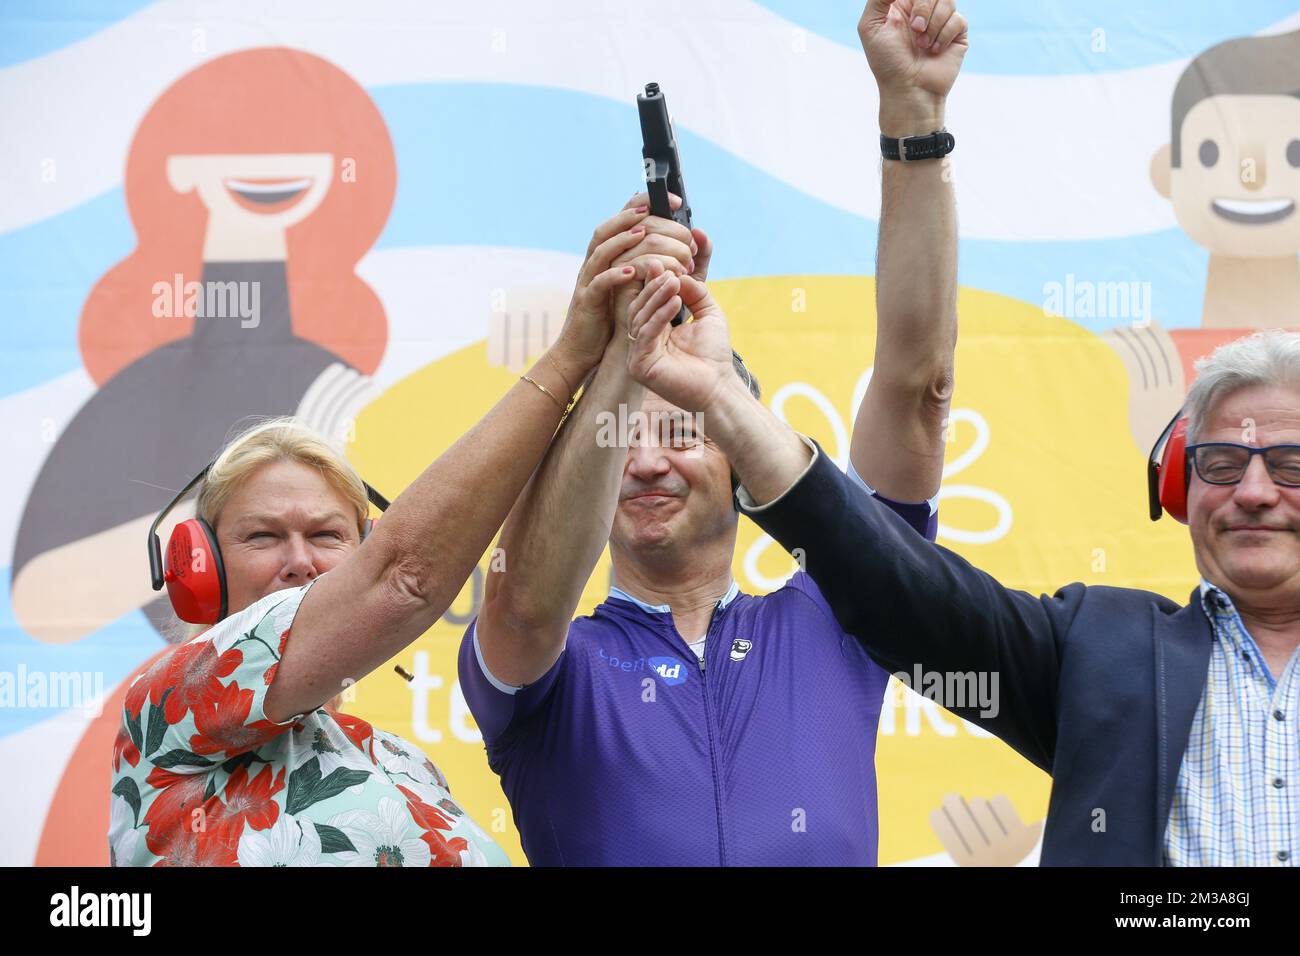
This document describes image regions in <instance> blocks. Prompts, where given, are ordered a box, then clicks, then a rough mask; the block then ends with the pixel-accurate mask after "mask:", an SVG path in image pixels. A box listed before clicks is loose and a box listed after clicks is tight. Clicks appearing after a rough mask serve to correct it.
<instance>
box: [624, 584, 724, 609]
mask: <svg viewBox="0 0 1300 956" xmlns="http://www.w3.org/2000/svg"><path fill="white" fill-rule="evenodd" d="M739 594H740V585H739V584H737V583H736V582H735V581H734V580H733V581H732V582H731V587H729V588H727V593H726V594H724V595H722V600H720V601H719V602H718V607H719V609H721V608H724V607H726V606H727V605H728V604H730V603H731V602H732V601H734V600H735V599H736V598H737V596H739ZM609 596H610V597H611V598H615V599H617V600H619V601H627V602H628V603H629V604H635V605H636V606H637V607H639V608H640V609H641V610H643V611H645V612H646V613H648V614H671V613H672V610H673V609H672V607H670V606H669V605H667V604H646V603H645V601H638V600H637V599H636V598H634V597H633V596H632V595H630V594H628V593H627V592H626V591H624V590H623V589H622V588H616V587H611V588H610V589H609Z"/></svg>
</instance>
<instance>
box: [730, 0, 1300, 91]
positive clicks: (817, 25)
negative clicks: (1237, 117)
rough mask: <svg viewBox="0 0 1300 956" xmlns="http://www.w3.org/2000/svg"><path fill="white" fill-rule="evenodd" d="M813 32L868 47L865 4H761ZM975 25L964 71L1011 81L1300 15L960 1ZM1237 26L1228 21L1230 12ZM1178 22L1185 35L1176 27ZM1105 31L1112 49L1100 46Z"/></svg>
mask: <svg viewBox="0 0 1300 956" xmlns="http://www.w3.org/2000/svg"><path fill="white" fill-rule="evenodd" d="M754 2H755V3H757V4H758V5H759V6H762V7H766V8H767V9H768V10H771V11H772V12H773V13H775V14H777V15H778V16H781V17H784V18H785V19H787V20H789V21H790V22H791V23H793V24H795V25H796V26H799V27H802V28H803V29H805V30H807V31H808V32H809V33H815V34H817V35H818V36H821V37H824V38H826V39H827V40H831V41H833V42H835V43H839V44H841V45H843V46H847V47H850V48H852V49H854V50H859V49H861V47H860V45H859V43H858V33H857V28H858V19H859V18H860V17H861V16H862V8H863V6H864V3H863V2H862V0H754ZM957 9H959V10H960V11H961V12H962V15H963V16H965V17H966V20H967V22H968V23H969V24H970V31H971V36H972V37H978V38H979V42H978V43H976V44H974V45H973V46H972V47H971V51H970V53H969V54H968V55H967V57H966V60H965V62H964V64H963V65H962V70H963V72H965V73H989V74H1001V75H1004V76H1058V75H1060V74H1063V73H1098V72H1103V71H1107V70H1126V69H1130V68H1132V67H1139V66H1150V65H1152V64H1154V63H1167V62H1169V61H1170V60H1179V59H1184V58H1187V57H1192V56H1195V55H1196V54H1198V53H1200V52H1201V51H1202V50H1204V49H1206V48H1207V47H1211V46H1213V45H1214V44H1216V43H1218V42H1220V41H1222V40H1226V39H1228V38H1229V37H1235V36H1245V35H1246V34H1248V33H1258V32H1260V31H1261V30H1265V29H1267V28H1268V27H1270V26H1272V25H1273V24H1275V23H1277V22H1278V21H1279V20H1282V19H1284V18H1285V17H1289V16H1292V15H1293V14H1295V12H1296V3H1295V0H1251V2H1250V3H1248V4H1234V5H1232V6H1231V7H1226V6H1224V5H1223V4H1221V3H1212V2H1210V0H1148V2H1143V3H1132V2H1130V0H1088V2H1087V3H1078V2H1075V3H1068V2H1066V3H1052V2H1032V0H967V2H965V3H963V2H961V0H958V3H957ZM1229 13H1230V17H1231V23H1228V22H1226V19H1227V18H1226V17H1225V14H1229ZM1171 25H1176V27H1177V31H1176V32H1174V31H1172V30H1171V29H1170V27H1171ZM1098 30H1101V31H1102V34H1101V36H1102V38H1104V48H1103V49H1101V50H1098V49H1097V46H1098V44H1097V40H1098V35H1097V34H1096V31H1098Z"/></svg>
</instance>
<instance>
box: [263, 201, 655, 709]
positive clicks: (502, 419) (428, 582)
mask: <svg viewBox="0 0 1300 956" xmlns="http://www.w3.org/2000/svg"><path fill="white" fill-rule="evenodd" d="M636 218H643V216H642V214H638V213H633V212H628V213H626V214H625V215H624V219H626V220H627V221H626V223H625V224H624V225H623V226H622V229H623V230H626V229H627V228H629V227H630V226H632V225H633V220H634V219H636ZM633 278H634V274H633V273H631V272H625V271H624V270H623V268H622V267H616V266H610V267H608V268H602V269H600V270H597V271H595V272H593V273H592V274H590V275H588V276H587V277H586V280H585V282H584V285H583V289H582V292H583V296H584V298H583V300H582V301H583V303H585V302H587V301H589V300H590V301H600V302H602V303H603V302H604V301H605V300H606V299H607V298H608V297H609V296H610V294H611V293H612V291H613V290H614V289H615V288H616V287H618V286H620V285H623V284H626V283H629V282H631V281H632V279H633ZM607 312H608V310H607V309H605V308H604V307H601V308H599V309H590V308H584V307H582V305H581V304H579V305H578V306H576V307H574V308H571V309H570V312H569V315H568V317H567V319H566V320H565V324H564V329H563V330H562V331H561V333H560V338H559V340H558V341H557V342H556V344H555V345H554V346H553V347H552V348H550V349H549V350H548V351H547V352H546V353H545V354H544V355H543V356H542V358H541V359H539V360H538V362H537V363H536V364H535V365H534V366H533V367H532V368H531V369H529V371H528V376H529V377H530V378H531V379H533V381H534V382H536V383H537V384H536V385H534V384H532V383H530V382H527V381H524V380H523V379H521V380H520V381H518V382H516V383H515V384H514V385H513V386H512V387H511V388H510V391H509V392H507V393H506V395H505V396H504V397H503V398H502V399H501V400H500V401H499V402H497V404H496V405H495V406H493V408H492V409H491V411H489V412H488V413H487V415H485V416H484V417H483V419H482V420H481V421H479V422H478V424H476V425H475V426H474V427H473V428H472V429H470V430H469V431H468V432H467V433H466V434H465V435H463V436H462V437H461V438H460V439H458V440H457V441H456V443H455V444H453V445H452V446H451V447H450V448H449V449H447V451H446V452H444V453H443V454H442V455H441V456H440V457H439V458H438V459H437V460H436V461H434V462H433V463H432V464H431V465H429V466H428V467H427V468H426V469H425V470H424V471H423V472H422V473H421V474H420V475H419V477H417V478H416V479H415V481H413V482H412V483H411V484H410V485H409V486H408V487H407V489H406V490H405V491H403V492H402V494H401V495H400V496H399V497H398V498H397V500H395V501H394V502H393V504H392V507H391V508H389V509H388V511H387V512H386V513H385V514H384V520H383V521H380V522H379V523H378V524H377V525H376V526H375V530H374V532H373V533H371V534H370V535H369V536H368V537H367V538H366V540H365V541H364V542H363V543H362V544H361V545H360V547H359V548H358V549H357V550H356V552H354V553H353V554H351V555H349V557H348V558H347V560H345V561H343V562H342V563H341V564H339V566H338V567H336V568H334V569H333V570H332V571H330V572H329V573H328V574H325V575H322V576H321V577H320V579H319V580H317V581H316V582H315V583H314V584H313V585H312V587H311V590H310V591H308V592H307V595H306V596H305V597H304V599H303V602H302V606H301V607H300V608H299V610H298V613H297V616H296V617H295V618H294V622H293V628H292V638H291V639H290V640H289V641H288V643H287V644H286V646H285V651H284V656H283V658H282V659H281V661H280V666H279V669H278V671H277V673H276V676H275V680H274V683H273V684H272V686H271V688H270V690H269V691H268V692H267V695H266V704H265V710H266V714H267V716H268V718H270V719H272V720H276V721H280V720H284V719H287V718H288V717H290V716H292V715H294V714H299V713H303V712H305V711H308V710H310V709H312V708H315V707H317V706H319V705H320V704H321V703H323V702H324V701H326V700H328V699H330V698H331V697H332V696H333V695H335V694H337V693H338V692H339V690H340V689H341V688H342V687H343V686H346V684H345V682H348V681H357V680H360V679H361V678H362V677H364V676H365V675H366V674H368V673H370V671H372V670H374V669H375V668H376V667H378V666H380V665H381V664H383V663H384V662H385V661H386V660H388V659H389V658H390V657H392V656H393V655H394V654H396V653H397V652H399V651H400V650H401V649H402V648H404V647H406V646H407V645H408V644H410V643H411V642H412V641H414V640H415V639H416V638H418V637H419V636H420V635H421V634H423V633H424V632H425V631H426V630H427V629H428V628H429V627H430V626H431V625H433V624H434V623H435V622H436V621H437V620H438V618H439V617H441V616H442V614H443V612H445V611H446V610H447V607H448V606H449V605H450V604H451V602H452V601H453V600H454V599H455V597H456V594H457V593H458V592H459V591H460V589H461V587H462V586H463V585H464V583H465V580H466V578H468V577H469V574H470V572H471V570H473V567H474V565H475V564H476V563H477V562H478V560H479V558H480V557H481V556H482V555H483V552H484V551H485V550H486V549H487V547H488V545H489V544H490V543H491V541H492V537H493V535H495V534H496V532H497V529H498V528H500V526H501V522H502V520H503V519H504V518H505V516H506V514H507V512H508V511H509V510H510V507H511V506H512V505H513V504H514V503H515V500H516V499H517V498H518V497H519V493H520V491H521V490H522V489H523V487H524V483H525V482H527V480H528V477H529V476H530V475H531V474H532V473H533V470H534V469H535V468H536V467H537V463H538V462H539V461H540V460H541V457H542V455H543V453H545V451H546V449H547V447H548V445H549V444H550V442H551V437H552V435H553V434H554V433H555V429H556V426H557V425H558V424H559V422H560V416H561V415H562V414H563V412H564V408H565V406H566V405H567V404H568V402H569V400H570V397H571V396H572V395H573V393H574V391H575V390H576V389H577V387H578V385H579V384H580V383H581V382H582V381H583V379H585V378H586V376H587V375H588V374H589V372H590V371H591V369H592V368H594V367H595V365H596V364H597V362H599V360H600V357H601V355H603V354H604V349H605V345H606V344H607V343H608V341H609V334H610V328H611V323H610V320H609V316H608V314H607ZM539 386H540V387H539ZM543 388H544V389H545V391H543ZM430 414H434V415H436V414H440V412H439V410H438V409H431V410H430ZM413 424H415V423H413ZM417 427H418V424H417Z"/></svg>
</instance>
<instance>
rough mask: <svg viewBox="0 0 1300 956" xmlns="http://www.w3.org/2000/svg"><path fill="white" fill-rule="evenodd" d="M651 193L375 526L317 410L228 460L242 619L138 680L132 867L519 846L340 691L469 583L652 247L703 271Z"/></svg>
mask: <svg viewBox="0 0 1300 956" xmlns="http://www.w3.org/2000/svg"><path fill="white" fill-rule="evenodd" d="M638 198H639V199H640V203H638V202H637V201H636V200H637V199H638ZM644 203H645V197H644V194H643V195H642V196H640V197H634V201H633V202H632V203H629V204H628V207H626V208H625V209H624V210H623V211H622V212H621V213H619V214H618V215H616V216H614V217H613V218H611V219H610V220H608V221H607V222H605V223H604V224H603V225H602V226H601V227H600V228H598V229H597V231H596V235H595V236H594V237H593V240H592V244H591V246H590V247H589V248H588V251H587V256H588V258H587V261H586V263H585V264H584V266H583V268H582V271H581V272H580V273H579V276H578V283H577V288H576V290H575V292H574V297H573V300H572V303H571V305H570V308H569V314H568V316H567V318H566V319H565V323H564V327H563V329H562V330H561V332H560V336H559V339H558V341H557V342H556V343H555V345H553V346H552V347H551V348H550V349H548V350H547V351H546V352H545V353H544V354H543V356H542V358H541V359H540V360H538V361H537V363H536V364H534V365H533V366H532V368H531V369H530V370H529V372H528V374H527V375H524V376H521V377H520V381H518V382H516V383H515V385H514V386H513V387H512V388H511V389H510V391H509V392H507V393H506V395H505V396H504V397H503V398H502V399H501V400H500V401H499V402H498V403H497V404H496V405H495V406H494V407H493V408H492V409H491V410H490V411H489V412H488V413H487V415H486V416H485V417H484V418H483V419H482V420H481V421H479V422H478V424H476V425H475V426H474V427H473V428H472V429H471V430H470V431H469V432H467V433H466V434H465V435H464V436H462V437H461V438H460V439H459V440H458V441H457V442H456V443H455V444H454V445H452V446H451V448H449V449H448V450H447V451H446V452H445V453H443V455H442V456H440V457H439V458H438V459H437V460H436V461H434V462H433V463H432V464H430V465H429V466H428V467H427V468H426V469H425V470H424V471H423V472H422V473H421V474H420V475H419V476H418V477H417V478H416V479H415V480H414V481H413V482H412V483H411V484H410V485H409V486H408V487H407V488H406V490H405V491H404V492H403V493H402V494H401V495H400V496H399V497H398V498H397V499H396V500H395V501H394V502H393V503H392V505H391V507H389V508H388V510H387V511H386V512H385V513H384V517H383V520H382V521H379V522H377V523H376V524H375V526H374V528H373V530H372V531H370V532H369V533H366V530H367V523H366V516H367V511H368V506H367V494H366V486H365V485H364V483H363V482H362V481H361V479H360V477H359V476H358V475H357V474H356V472H355V471H353V469H352V468H351V466H350V465H348V463H347V462H346V461H345V460H344V459H343V458H342V457H341V456H340V455H339V454H338V453H336V452H335V451H334V450H333V449H332V448H330V446H329V444H328V443H327V442H326V441H325V440H324V439H323V438H321V436H319V435H316V434H314V433H313V432H311V430H310V429H308V428H306V427H305V426H304V425H302V424H301V423H299V422H296V421H294V420H284V419H277V420H272V421H269V422H266V423H264V424H262V425H260V426H257V427H255V428H253V429H251V430H249V431H247V432H246V433H245V434H243V435H241V436H239V437H237V438H236V439H235V440H234V441H232V442H230V443H229V445H228V446H227V447H226V448H225V449H224V450H223V451H222V452H221V454H220V455H219V456H218V457H217V458H216V460H215V461H214V462H213V463H212V464H211V465H210V466H209V468H208V469H207V470H206V475H205V476H204V481H203V485H202V487H201V489H200V492H199V496H198V502H197V509H196V510H197V514H198V517H199V518H201V519H203V521H204V522H206V524H207V526H208V529H207V530H205V531H204V532H203V534H205V535H209V536H210V538H211V539H212V540H211V544H212V547H211V548H210V549H209V550H211V551H212V553H213V555H214V557H216V558H218V559H219V561H220V565H221V568H220V570H221V576H222V587H221V589H220V590H221V593H222V614H219V615H213V616H214V617H220V619H219V620H218V621H217V623H216V624H215V625H213V626H212V627H210V628H209V629H207V630H206V631H204V632H203V633H202V634H201V635H199V636H197V637H195V638H193V639H192V640H190V641H189V642H188V643H186V644H183V645H180V646H179V647H177V648H176V649H175V650H174V651H173V652H171V653H169V654H167V655H164V656H163V657H162V658H160V659H159V660H158V661H157V662H155V663H154V664H153V666H152V667H150V668H149V669H148V670H147V671H145V672H144V673H143V674H141V675H139V676H138V677H136V678H135V680H134V682H133V683H132V684H131V685H130V687H129V690H128V692H127V696H126V701H125V706H124V708H123V726H122V730H121V732H120V733H119V735H118V739H117V743H116V745H115V747H114V752H113V768H114V774H113V788H112V793H113V812H112V824H111V825H110V830H109V843H110V847H111V851H112V860H113V862H114V864H115V865H119V866H121V865H131V866H149V865H292V866H317V865H319V866H331V865H334V866H338V865H349V866H428V865H451V866H457V865H477V864H495V863H506V862H507V860H506V856H505V853H504V852H503V851H502V850H501V848H500V847H499V846H497V845H496V843H495V842H494V841H493V840H492V839H491V837H489V836H488V835H487V834H486V833H485V832H484V831H483V830H482V829H481V828H479V827H478V826H476V825H475V824H474V823H473V821H472V820H470V819H469V817H468V816H467V815H466V814H465V813H464V811H463V810H461V808H460V807H459V806H457V804H456V803H455V802H454V801H453V800H452V799H451V796H450V793H449V791H448V786H447V781H446V780H445V778H444V777H443V776H442V774H441V773H440V772H439V770H438V768H437V767H435V766H434V765H433V763H432V762H431V761H430V760H429V759H428V758H427V757H426V756H425V755H424V754H423V753H422V752H421V751H420V750H419V748H417V747H415V746H414V745H412V744H410V743H407V742H406V741H404V740H402V739H401V738H399V737H396V736H394V735H393V734H389V733H386V732H385V731H383V730H380V729H379V728H375V727H371V726H370V725H369V724H367V723H366V722H365V721H362V720H359V719H357V718H354V717H349V716H347V715H345V714H342V713H339V712H338V711H336V710H332V709H331V708H329V707H328V706H326V705H327V702H328V701H331V700H332V699H333V698H334V697H335V696H336V695H338V694H339V693H340V692H341V691H342V690H344V689H345V688H346V687H347V686H349V685H350V684H352V683H354V682H355V681H357V680H360V679H361V678H362V677H364V676H365V675H366V674H368V673H370V672H371V671H372V670H374V669H375V668H377V667H379V666H380V665H382V664H383V663H384V662H385V661H387V660H389V659H390V658H392V657H393V656H394V655H395V654H397V653H399V652H400V651H401V650H402V649H403V648H405V647H406V646H407V645H409V644H410V643H412V642H413V641H415V640H416V639H417V638H418V637H419V636H420V635H421V634H423V633H424V632H425V631H426V630H427V629H428V628H429V627H430V626H431V625H433V624H434V622H436V621H437V620H438V618H439V617H441V616H442V614H443V613H444V612H445V611H446V609H447V608H448V607H449V606H450V604H451V602H452V601H453V600H454V599H455V597H456V595H457V594H458V593H459V591H460V589H461V587H462V585H463V584H464V582H465V580H466V579H467V578H468V577H469V574H470V572H471V571H472V570H473V568H474V566H475V564H476V563H477V562H478V560H479V558H480V557H481V555H482V554H483V553H484V551H485V550H486V549H487V547H488V545H489V544H490V543H491V541H492V538H493V535H494V534H495V533H496V531H497V529H498V528H499V527H500V526H501V523H502V522H503V521H504V520H505V517H506V514H507V513H508V512H509V510H510V508H511V507H512V506H513V505H514V503H515V500H516V499H517V498H518V497H519V494H520V492H521V491H522V490H523V487H524V485H525V483H526V482H527V481H528V479H529V477H530V476H531V474H532V473H533V471H534V469H535V468H536V467H537V465H538V463H539V462H540V461H541V459H542V456H543V455H544V453H545V452H546V449H547V447H548V445H549V443H550V440H551V437H552V436H553V435H554V433H555V431H556V428H557V427H558V426H559V424H560V423H561V422H562V417H563V415H564V414H565V412H566V408H567V407H568V404H569V399H570V396H572V395H573V394H574V393H575V390H576V389H577V387H578V386H579V384H580V383H581V382H583V381H584V380H585V379H586V377H587V375H588V374H589V373H590V372H591V371H592V370H593V369H594V368H595V367H596V365H597V364H598V363H599V362H600V359H601V357H602V355H603V354H604V349H605V345H606V343H607V342H608V340H609V336H610V331H611V325H612V323H611V319H610V312H611V308H610V299H611V293H612V291H613V290H614V289H615V288H617V287H620V286H623V285H626V284H628V283H630V282H632V281H633V280H635V279H637V278H644V276H645V274H646V269H647V268H648V264H649V262H650V261H653V260H657V261H660V262H665V263H667V264H668V265H669V267H670V268H673V269H674V270H676V271H682V270H683V269H684V268H685V266H684V263H685V262H687V261H689V259H690V255H691V253H690V249H689V248H688V247H687V245H686V244H684V243H682V242H680V241H678V240H677V239H676V238H673V236H675V235H676V233H675V232H674V230H675V229H676V228H677V227H676V225H675V224H674V223H669V222H666V221H663V220H658V219H653V218H650V217H648V209H647V208H646V206H645V205H644ZM679 247H680V248H679ZM651 249H653V250H654V251H653V252H651V251H650V250H651ZM665 252H668V253H671V255H666V254H665ZM620 334H622V333H620ZM432 411H433V413H435V414H436V413H437V410H436V409H435V410H432ZM172 567H173V565H170V564H169V568H172ZM155 570H156V568H155ZM174 575H175V572H173V576H174ZM173 601H175V598H173Z"/></svg>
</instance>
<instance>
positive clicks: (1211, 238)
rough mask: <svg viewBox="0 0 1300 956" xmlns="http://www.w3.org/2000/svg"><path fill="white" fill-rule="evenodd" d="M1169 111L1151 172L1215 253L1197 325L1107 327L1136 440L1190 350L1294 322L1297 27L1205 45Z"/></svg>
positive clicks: (1163, 402) (1176, 396)
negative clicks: (1168, 128) (1123, 369)
mask: <svg viewBox="0 0 1300 956" xmlns="http://www.w3.org/2000/svg"><path fill="white" fill-rule="evenodd" d="M1171 113H1172V124H1171V125H1172V133H1171V136H1170V141H1169V143H1168V144H1166V145H1164V146H1162V147H1160V149H1159V150H1157V151H1156V154H1155V156H1154V157H1152V160H1151V182H1152V184H1153V185H1154V186H1155V188H1156V191H1157V192H1159V193H1160V195H1162V196H1164V197H1165V198H1166V199H1168V200H1169V201H1170V203H1172V204H1173V207H1174V214H1175V215H1176V216H1177V217H1178V224H1179V225H1180V226H1182V228H1183V231H1184V232H1186V233H1187V235H1188V236H1190V237H1191V238H1192V239H1193V240H1195V241H1196V242H1197V243H1198V244H1199V245H1201V246H1203V247H1205V248H1206V249H1207V250H1209V253H1210V262H1209V268H1208V271H1207V275H1206V281H1205V305H1204V309H1203V310H1202V313H1201V324H1200V326H1199V327H1192V328H1180V329H1172V330H1166V329H1163V328H1161V327H1160V326H1159V325H1157V324H1155V323H1142V324H1137V325H1135V326H1133V327H1124V326H1121V327H1119V328H1116V329H1114V330H1112V331H1110V332H1108V333H1106V336H1105V338H1106V340H1107V342H1108V343H1109V344H1110V345H1111V346H1112V347H1113V348H1115V350H1116V351H1117V352H1118V353H1119V355H1120V357H1121V358H1122V359H1123V360H1124V362H1125V365H1126V366H1127V367H1128V369H1129V375H1130V379H1131V382H1132V385H1131V388H1130V399H1129V414H1130V424H1131V427H1132V432H1133V438H1134V440H1135V441H1136V442H1137V444H1138V447H1139V448H1141V449H1142V450H1143V451H1146V450H1147V449H1148V448H1150V447H1151V445H1152V443H1153V442H1154V441H1155V439H1156V437H1157V436H1158V435H1159V434H1160V431H1161V429H1163V427H1164V426H1165V424H1166V423H1167V422H1168V421H1169V418H1170V417H1171V416H1172V415H1173V414H1174V412H1176V411H1177V410H1178V407H1179V406H1180V405H1181V404H1182V401H1183V396H1184V395H1185V394H1186V391H1187V387H1188V386H1189V385H1190V384H1191V382H1192V379H1193V378H1194V377H1195V370H1194V368H1193V363H1195V361H1196V359H1198V358H1200V357H1201V356H1203V355H1208V354H1209V353H1210V352H1212V351H1214V349H1215V348H1217V347H1218V346H1220V345H1222V344H1223V343H1225V342H1228V341H1231V340H1232V339H1235V338H1238V337H1239V336H1242V335H1245V334H1247V333H1249V332H1252V331H1254V330H1256V329H1268V328H1294V327H1297V326H1300V256H1298V255H1297V254H1300V211H1298V210H1297V209H1296V204H1297V202H1300V31H1295V32H1292V33H1286V34H1280V35H1276V36H1260V37H1239V38H1237V39H1233V40H1228V41H1226V42H1224V43H1220V44H1218V45H1217V46H1213V47H1210V49H1208V50H1206V51H1205V52H1203V53H1201V54H1200V55H1199V56H1197V57H1196V58H1195V59H1193V60H1192V62H1191V63H1190V64H1188V66H1187V69H1186V70H1184V71H1183V74H1182V76H1181V77H1179V80H1178V84H1177V86H1176V87H1175V88H1174V97H1173V105H1172V110H1171Z"/></svg>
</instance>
